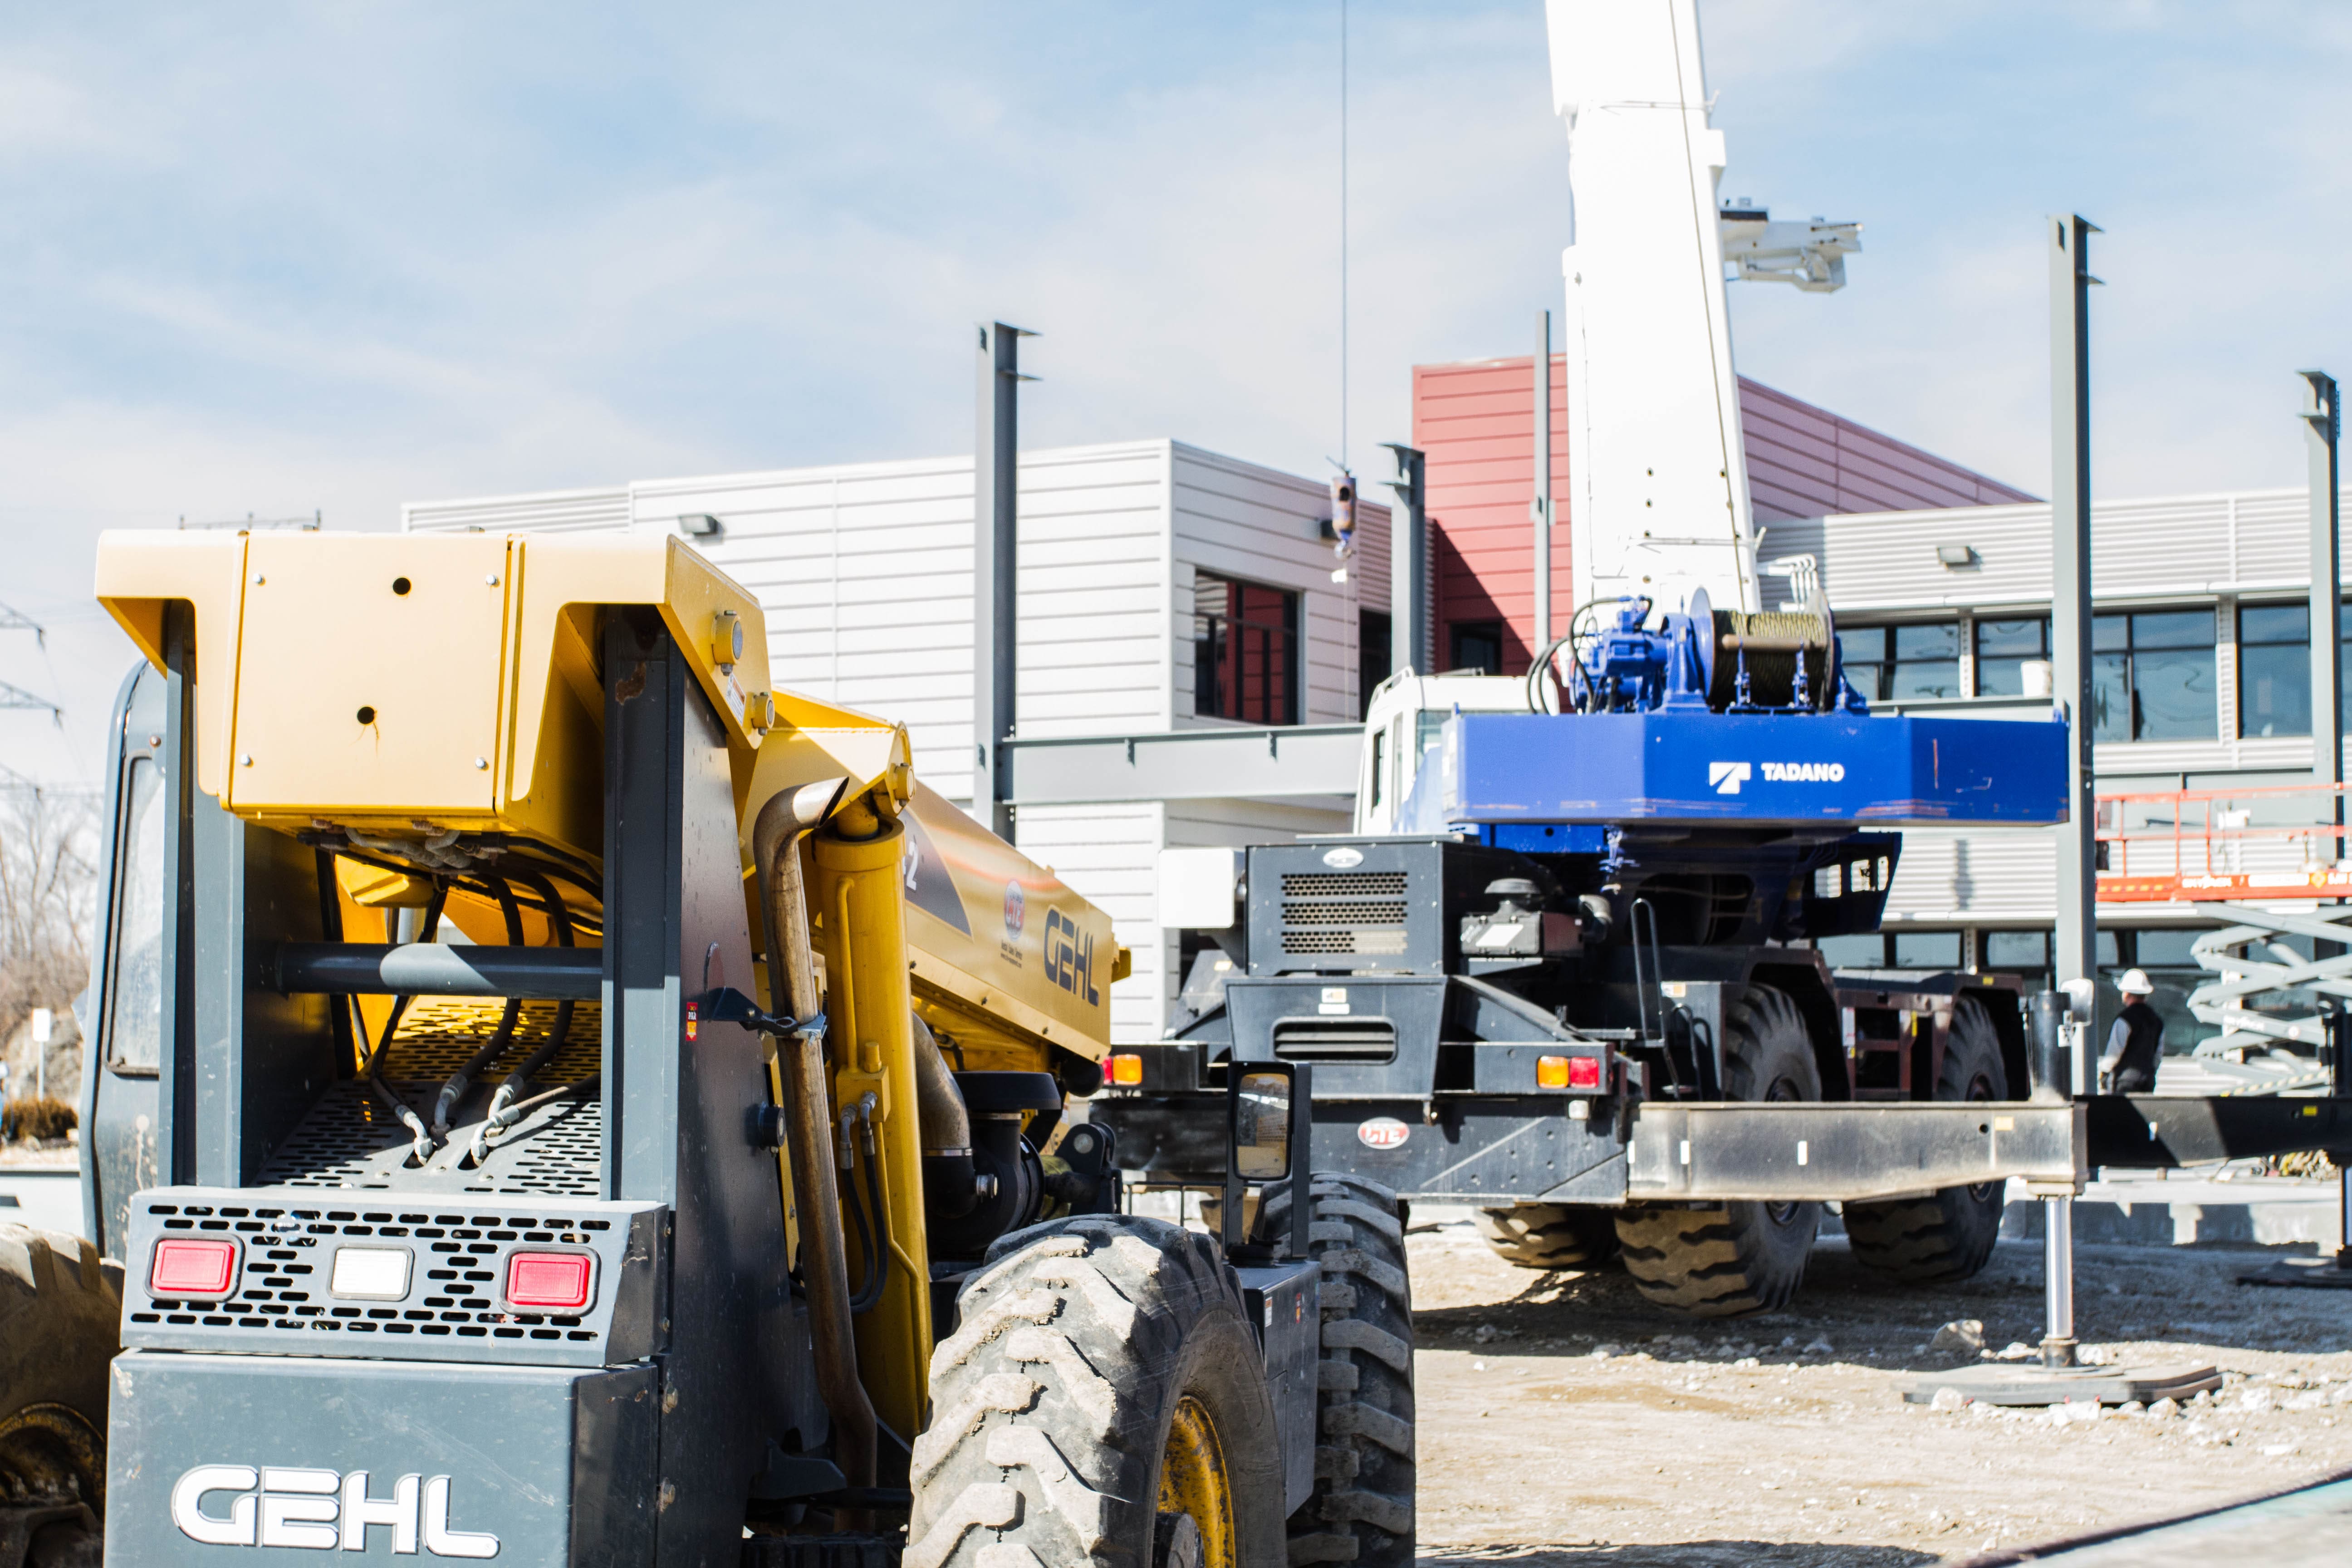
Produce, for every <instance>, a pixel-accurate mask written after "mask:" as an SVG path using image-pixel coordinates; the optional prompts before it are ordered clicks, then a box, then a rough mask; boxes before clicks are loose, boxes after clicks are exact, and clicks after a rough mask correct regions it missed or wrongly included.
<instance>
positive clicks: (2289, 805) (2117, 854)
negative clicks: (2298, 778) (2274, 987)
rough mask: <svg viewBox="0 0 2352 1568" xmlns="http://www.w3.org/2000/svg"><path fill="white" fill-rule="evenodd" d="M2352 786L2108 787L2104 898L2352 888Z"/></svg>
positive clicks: (2144, 899) (2167, 899) (2101, 832)
mask: <svg viewBox="0 0 2352 1568" xmlns="http://www.w3.org/2000/svg"><path fill="white" fill-rule="evenodd" d="M2346 787H2347V786H2345V785H2343V784H2274V785H2267V786H2263V787H2261V788H2255V789H2225V790H2193V789H2192V790H2157V791H2135V792H2127V793H2122V794H2116V795H2100V796H2099V797H2098V826H2097V830H2096V836H2097V838H2098V842H2099V857H2100V858H2099V885H2098V899H2099V902H2101V903H2103V904H2118V903H2174V902H2189V903H2216V902H2226V903H2237V902H2244V901H2248V900H2284V899H2330V900H2333V899H2344V898H2352V861H2347V859H2346V858H2345V855H2346V829H2345V827H2344V825H2343V824H2344V811H2345V800H2344V796H2345V791H2346ZM2134 818H2138V819H2139V820H2138V821H2137V822H2135V821H2134V820H2133V819H2134Z"/></svg>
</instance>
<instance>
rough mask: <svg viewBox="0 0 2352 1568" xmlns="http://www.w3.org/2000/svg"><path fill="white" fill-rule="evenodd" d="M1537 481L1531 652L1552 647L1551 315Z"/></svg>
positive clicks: (1542, 337)
mask: <svg viewBox="0 0 2352 1568" xmlns="http://www.w3.org/2000/svg"><path fill="white" fill-rule="evenodd" d="M1535 434H1536V481H1535V499H1534V500H1530V501H1529V502H1528V517H1529V519H1531V520H1532V521H1534V523H1535V528H1536V635H1535V647H1533V648H1532V649H1531V650H1530V651H1531V652H1533V653H1534V654H1536V655H1537V656H1538V657H1540V656H1541V655H1542V653H1543V651H1544V649H1546V648H1548V647H1550V646H1551V312H1550V311H1549V310H1542V311H1538V312H1537V316H1536V432H1535Z"/></svg>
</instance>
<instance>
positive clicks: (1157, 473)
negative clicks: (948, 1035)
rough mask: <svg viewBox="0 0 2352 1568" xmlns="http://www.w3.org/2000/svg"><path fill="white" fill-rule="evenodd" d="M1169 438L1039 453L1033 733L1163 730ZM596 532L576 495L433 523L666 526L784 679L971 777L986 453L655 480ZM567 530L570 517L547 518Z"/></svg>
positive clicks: (468, 508) (1030, 684)
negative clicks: (737, 609) (736, 592)
mask: <svg viewBox="0 0 2352 1568" xmlns="http://www.w3.org/2000/svg"><path fill="white" fill-rule="evenodd" d="M1168 446H1169V444H1168V443H1167V442H1165V441H1144V442H1128V443H1122V444H1119V445H1116V446H1103V447H1068V448H1060V449H1053V450H1045V451H1038V452H1025V453H1024V454H1022V457H1021V465H1020V486H1021V490H1020V493H1021V573H1020V588H1019V593H1020V639H1021V643H1020V661H1021V679H1020V688H1019V693H1018V710H1019V713H1020V729H1021V731H1022V732H1023V733H1025V734H1030V735H1039V734H1044V735H1057V734H1058V735H1067V734H1087V733H1098V732H1101V731H1120V730H1129V729H1139V730H1148V729H1164V728H1165V727H1166V726H1167V724H1168V722H1169V698H1168V684H1169V670H1170V659H1169V648H1168V646H1167V624H1166V614H1165V609H1164V599H1165V594H1164V584H1165V582H1166V561H1165V552H1164V545H1163V543H1162V542H1163V540H1164V539H1165V537H1166V532H1167V521H1166V520H1167V504H1168V483H1167V474H1168ZM583 493H595V494H600V495H604V496H607V497H609V496H610V495H612V494H620V495H622V496H623V497H625V500H626V503H627V505H626V510H625V511H616V510H614V509H613V508H612V507H611V506H610V505H609V504H606V505H604V507H603V508H602V509H601V510H598V511H597V512H596V513H595V515H596V517H597V518H598V519H599V521H595V522H593V523H592V522H589V521H582V519H583V517H584V516H585V515H586V510H585V509H583V508H581V507H577V506H572V507H570V508H569V509H568V510H567V509H565V508H564V507H562V506H559V505H557V504H554V503H557V502H562V501H564V500H567V499H568V498H564V497H514V498H498V499H493V500H482V501H471V502H445V503H424V504H420V505H416V506H412V507H409V508H407V509H405V515H406V516H407V518H408V520H409V525H410V526H411V527H413V528H417V529H445V530H446V529H451V528H463V527H466V526H467V525H469V524H478V525H481V526H487V527H496V528H525V529H528V528H560V529H562V530H564V531H581V530H583V529H586V528H589V527H592V526H593V527H604V528H622V527H628V526H632V525H634V526H635V527H638V528H653V529H667V528H669V527H671V526H673V525H674V524H675V523H676V521H677V519H678V518H680V517H683V516H690V515H693V514H696V513H707V514H709V515H710V516H713V517H717V518H719V520H720V521H722V522H723V523H724V525H725V527H726V532H725V534H724V536H723V537H721V538H719V539H718V540H716V541H707V542H699V544H698V547H699V548H701V549H702V550H703V551H704V552H705V553H706V554H708V555H709V557H710V558H711V559H712V560H713V561H714V562H716V563H718V564H719V566H720V567H721V568H722V569H723V570H725V571H726V572H728V573H729V574H731V575H733V576H734V577H735V578H736V579H737V580H738V581H739V582H740V583H741V584H743V585H744V586H745V587H747V588H749V589H751V592H752V593H754V594H756V595H759V598H760V602H761V606H762V607H763V608H764V609H765V610H766V611H767V613H768V640H769V658H770V659H771V661H772V667H773V668H774V671H775V679H776V681H777V684H778V685H780V686H782V687H784V688H786V689H792V690H796V691H804V692H807V693H808V694H809V695H811V696H814V697H822V698H824V699H826V700H831V701H835V702H839V703H842V704H844V705H845V706H847V707H851V708H856V709H860V710H865V711H868V712H872V713H877V714H882V715H885V716H887V717H889V718H891V719H895V720H898V721H902V722H904V723H905V724H906V725H907V728H908V737H909V739H910V740H911V741H912V742H913V743H914V749H915V765H916V769H917V771H918V772H919V773H920V774H921V775H922V776H923V777H924V778H925V779H927V780H929V781H930V782H931V783H932V784H933V785H934V787H936V788H938V789H939V790H940V793H942V794H944V795H949V796H950V798H954V799H958V800H961V799H965V798H968V796H969V795H970V793H971V754H972V752H971V743H972V734H971V674H972V647H971V638H972V620H971V594H972V494H971V459H970V458H918V459H912V460H908V461H904V462H892V463H852V464H843V465H840V466H837V467H831V468H794V469H783V470H778V471H772V472H766V473H744V474H722V475H707V476H699V477H695V478H688V479H650V480H641V481H639V482H637V483H635V484H633V485H630V486H628V487H627V488H626V489H625V490H623V491H618V492H583ZM542 519H561V520H562V521H542Z"/></svg>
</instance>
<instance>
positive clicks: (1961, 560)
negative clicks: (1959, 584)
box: [1936, 544, 1979, 570]
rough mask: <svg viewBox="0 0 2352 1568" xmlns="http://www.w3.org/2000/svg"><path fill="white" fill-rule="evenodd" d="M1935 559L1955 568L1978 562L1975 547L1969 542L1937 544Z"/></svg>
mask: <svg viewBox="0 0 2352 1568" xmlns="http://www.w3.org/2000/svg"><path fill="white" fill-rule="evenodd" d="M1936 559H1937V560H1938V561H1940V562H1942V563H1944V564H1945V565H1947V566H1948V567H1951V568H1953V569H1955V570H1958V568H1960V567H1962V566H1974V565H1977V564H1979V562H1978V560H1977V552H1976V547H1975V546H1974V545H1971V544H1938V545H1937V546H1936Z"/></svg>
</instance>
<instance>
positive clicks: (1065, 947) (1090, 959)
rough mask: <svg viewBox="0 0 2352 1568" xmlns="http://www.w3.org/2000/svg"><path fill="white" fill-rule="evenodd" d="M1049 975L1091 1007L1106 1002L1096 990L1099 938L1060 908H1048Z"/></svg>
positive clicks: (1047, 965)
mask: <svg viewBox="0 0 2352 1568" xmlns="http://www.w3.org/2000/svg"><path fill="white" fill-rule="evenodd" d="M1045 978H1046V979H1048V980H1050V981H1052V982H1053V983H1054V984H1056V985H1058V986H1060V987H1061V988H1062V989H1063V990H1065V991H1066V992H1068V993H1069V994H1071V995H1073V996H1081V997H1084V998H1085V999H1086V1004H1087V1006H1089V1007H1093V1006H1097V1005H1099V1004H1100V1003H1101V1001H1102V993H1101V992H1100V991H1097V989H1095V939H1094V938H1093V937H1091V936H1088V935H1087V934H1086V933H1085V932H1083V931H1080V930H1078V924H1077V922H1076V921H1074V920H1072V919H1070V918H1069V917H1068V916H1067V915H1066V914H1064V913H1063V912H1062V911H1061V910H1046V911H1045Z"/></svg>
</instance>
